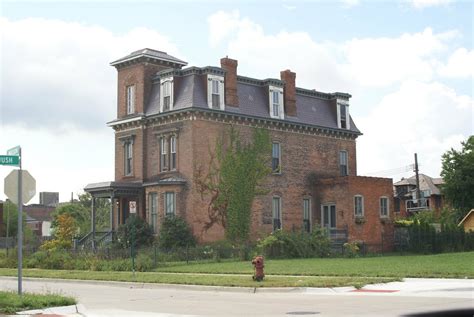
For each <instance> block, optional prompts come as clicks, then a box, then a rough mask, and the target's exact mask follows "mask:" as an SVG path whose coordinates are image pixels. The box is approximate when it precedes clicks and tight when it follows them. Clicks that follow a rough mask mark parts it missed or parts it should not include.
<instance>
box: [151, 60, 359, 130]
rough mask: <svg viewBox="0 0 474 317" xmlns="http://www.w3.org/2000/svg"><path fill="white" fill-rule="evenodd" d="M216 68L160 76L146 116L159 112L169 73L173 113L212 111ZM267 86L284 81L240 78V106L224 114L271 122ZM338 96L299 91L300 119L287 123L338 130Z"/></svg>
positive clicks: (298, 112) (153, 89)
mask: <svg viewBox="0 0 474 317" xmlns="http://www.w3.org/2000/svg"><path fill="white" fill-rule="evenodd" d="M213 69H217V68H212V67H205V68H197V67H190V68H187V69H183V70H174V71H173V70H170V71H166V72H162V73H159V74H158V77H156V78H155V80H154V84H153V87H152V91H151V96H150V99H149V103H148V105H147V106H146V108H145V115H146V116H150V115H155V114H158V113H159V104H160V83H159V76H160V75H163V76H169V75H170V74H173V75H174V84H173V89H174V106H173V109H174V110H181V109H185V108H203V109H207V110H209V108H208V106H207V87H206V85H207V80H206V76H207V73H206V72H207V71H212V70H213ZM173 72H174V73H173ZM268 83H271V84H276V85H279V86H283V82H282V81H280V80H278V79H265V80H258V79H252V78H247V77H242V76H238V80H237V94H238V98H239V107H231V106H226V109H225V111H226V112H232V113H237V114H242V115H247V116H252V117H258V118H267V119H271V117H270V114H269V106H268V102H269V98H268ZM336 94H337V95H338V96H342V98H345V99H347V98H349V97H350V95H348V94H342V93H336ZM336 94H327V93H321V92H317V91H312V90H306V89H301V88H297V90H296V108H297V116H296V117H290V116H286V115H285V120H284V121H287V122H294V123H299V124H305V125H313V126H319V127H325V128H331V129H338V127H337V111H336V102H335V96H336ZM214 111H219V110H214ZM273 120H277V119H273ZM350 120H351V121H350V130H349V131H351V132H354V133H357V134H360V131H359V129H358V128H357V126H356V125H355V124H354V121H353V120H352V118H351V119H350Z"/></svg>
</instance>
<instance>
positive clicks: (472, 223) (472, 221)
mask: <svg viewBox="0 0 474 317" xmlns="http://www.w3.org/2000/svg"><path fill="white" fill-rule="evenodd" d="M459 226H463V228H464V231H465V232H469V231H474V209H471V210H470V211H469V212H468V213H467V215H466V216H465V217H464V218H463V219H462V220H461V222H460V223H459Z"/></svg>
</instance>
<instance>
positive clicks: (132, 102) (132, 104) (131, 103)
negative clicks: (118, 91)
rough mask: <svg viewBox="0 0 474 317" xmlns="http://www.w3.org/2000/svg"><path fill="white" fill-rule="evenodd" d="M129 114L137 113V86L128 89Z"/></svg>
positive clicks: (130, 86)
mask: <svg viewBox="0 0 474 317" xmlns="http://www.w3.org/2000/svg"><path fill="white" fill-rule="evenodd" d="M126 102H127V114H133V113H135V85H129V86H127V88H126Z"/></svg>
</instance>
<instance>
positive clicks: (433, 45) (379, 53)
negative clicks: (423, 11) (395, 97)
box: [345, 28, 456, 86]
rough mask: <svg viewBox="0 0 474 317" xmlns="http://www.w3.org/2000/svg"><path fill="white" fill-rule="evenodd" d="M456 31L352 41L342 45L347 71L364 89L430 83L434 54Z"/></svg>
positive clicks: (427, 32)
mask: <svg viewBox="0 0 474 317" xmlns="http://www.w3.org/2000/svg"><path fill="white" fill-rule="evenodd" d="M454 36H456V33H455V32H446V33H439V34H434V33H433V31H432V29H430V28H427V29H425V30H424V31H423V32H419V33H414V34H403V35H401V36H399V37H397V38H366V39H353V40H351V41H349V42H348V43H347V44H346V46H345V56H346V58H347V70H348V72H350V73H351V74H352V76H353V77H354V79H355V80H356V81H357V82H358V83H359V84H361V85H364V86H387V85H391V84H393V83H396V82H402V81H404V80H407V79H418V80H425V81H426V80H431V79H432V78H433V75H434V66H435V65H436V64H437V59H436V58H435V57H436V54H437V53H439V52H442V51H444V50H446V49H447V45H446V42H447V41H449V39H451V38H452V37H454Z"/></svg>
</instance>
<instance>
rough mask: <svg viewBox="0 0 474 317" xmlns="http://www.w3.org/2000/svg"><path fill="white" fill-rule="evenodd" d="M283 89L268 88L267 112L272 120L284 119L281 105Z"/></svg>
mask: <svg viewBox="0 0 474 317" xmlns="http://www.w3.org/2000/svg"><path fill="white" fill-rule="evenodd" d="M283 103H284V102H283V88H280V87H274V86H270V87H269V106H270V107H269V112H270V117H271V118H274V119H285V112H284V104H283Z"/></svg>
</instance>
